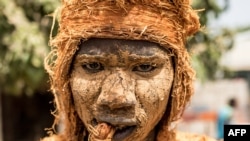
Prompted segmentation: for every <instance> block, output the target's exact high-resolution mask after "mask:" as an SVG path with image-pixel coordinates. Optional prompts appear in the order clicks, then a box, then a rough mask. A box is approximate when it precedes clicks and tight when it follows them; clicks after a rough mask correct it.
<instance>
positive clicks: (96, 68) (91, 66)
mask: <svg viewBox="0 0 250 141" xmlns="http://www.w3.org/2000/svg"><path fill="white" fill-rule="evenodd" d="M82 68H83V69H84V70H85V71H87V72H89V73H97V72H100V71H102V70H104V66H103V65H102V64H101V63H99V62H90V63H85V64H83V65H82Z"/></svg>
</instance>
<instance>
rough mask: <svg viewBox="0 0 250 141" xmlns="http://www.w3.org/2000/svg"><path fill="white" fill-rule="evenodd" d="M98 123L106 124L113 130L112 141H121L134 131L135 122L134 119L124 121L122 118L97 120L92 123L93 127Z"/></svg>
mask: <svg viewBox="0 0 250 141" xmlns="http://www.w3.org/2000/svg"><path fill="white" fill-rule="evenodd" d="M99 123H106V124H108V125H110V126H111V127H112V128H114V129H115V133H114V135H113V137H112V141H122V140H124V139H125V138H127V137H128V136H129V135H130V134H132V133H133V132H134V131H135V130H136V127H137V125H136V122H135V120H134V119H124V118H122V119H121V118H120V119H119V118H118V119H117V118H116V119H112V118H107V117H105V118H104V117H103V118H98V119H94V120H93V121H92V124H93V125H94V126H96V125H98V124H99Z"/></svg>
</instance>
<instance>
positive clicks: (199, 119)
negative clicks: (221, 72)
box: [178, 78, 249, 138]
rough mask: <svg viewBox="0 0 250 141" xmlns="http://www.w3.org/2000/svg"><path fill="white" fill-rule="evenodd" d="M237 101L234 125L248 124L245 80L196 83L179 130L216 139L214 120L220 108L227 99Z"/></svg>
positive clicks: (247, 96)
mask: <svg viewBox="0 0 250 141" xmlns="http://www.w3.org/2000/svg"><path fill="white" fill-rule="evenodd" d="M232 97H235V98H236V99H237V100H238V101H239V108H238V113H239V115H240V116H239V117H237V119H235V123H236V124H247V123H248V124H249V89H248V83H247V81H246V80H244V79H241V78H238V79H237V78H236V79H232V80H230V79H228V80H226V79H225V80H217V81H213V82H207V83H204V84H201V83H198V82H197V83H196V92H195V95H194V96H193V98H192V102H191V103H190V105H189V107H188V109H187V110H186V112H185V113H184V116H183V119H182V120H181V121H180V124H179V126H178V129H179V130H182V131H187V132H193V133H201V134H207V135H209V136H212V137H214V138H216V118H217V112H218V110H219V109H220V108H222V107H223V106H224V105H226V102H227V100H228V99H229V98H232Z"/></svg>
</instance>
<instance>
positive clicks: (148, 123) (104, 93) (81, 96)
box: [70, 39, 174, 141]
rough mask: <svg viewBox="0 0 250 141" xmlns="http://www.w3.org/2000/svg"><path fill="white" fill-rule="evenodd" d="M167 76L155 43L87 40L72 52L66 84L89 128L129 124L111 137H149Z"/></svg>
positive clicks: (125, 140) (162, 105)
mask: <svg viewBox="0 0 250 141" xmlns="http://www.w3.org/2000/svg"><path fill="white" fill-rule="evenodd" d="M173 78H174V70H173V65H172V61H171V57H170V55H169V52H168V51H167V50H164V49H162V48H161V47H160V46H158V45H157V44H155V43H150V42H147V41H130V40H117V39H90V40H88V41H86V42H83V43H82V44H81V45H80V49H79V51H78V53H77V54H76V56H75V59H74V62H73V66H72V72H71V78H70V86H71V89H72V95H73V99H74V104H75V109H76V111H77V113H78V115H79V117H80V118H81V120H82V121H83V123H84V125H85V126H86V127H87V128H88V131H89V132H91V128H90V127H91V126H92V127H95V126H96V124H97V123H98V122H105V123H109V124H111V125H112V126H114V127H115V128H118V127H119V128H124V126H125V127H128V126H129V127H130V126H132V127H131V131H132V133H130V129H128V130H126V131H124V132H122V133H115V135H114V137H113V140H114V141H116V140H117V141H118V140H119V141H132V140H133V141H135V139H136V140H137V141H143V140H147V138H151V139H152V140H153V139H154V138H152V137H149V136H152V135H153V132H151V131H152V130H154V127H155V126H156V125H157V123H158V122H159V120H160V119H161V118H162V116H163V114H164V112H165V110H166V105H167V103H168V98H169V94H170V91H171V86H172V83H173ZM133 127H135V128H133ZM132 129H134V130H132ZM149 133H152V134H149Z"/></svg>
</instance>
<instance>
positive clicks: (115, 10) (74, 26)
mask: <svg viewBox="0 0 250 141" xmlns="http://www.w3.org/2000/svg"><path fill="white" fill-rule="evenodd" d="M199 28H200V24H199V20H198V16H197V13H196V12H195V11H194V10H193V9H192V8H191V7H190V0H62V7H61V13H60V18H59V32H58V34H57V35H56V37H55V38H53V39H52V40H51V41H50V44H51V46H52V51H51V54H50V55H49V56H48V57H47V58H46V60H45V67H46V69H47V71H48V73H49V75H50V78H51V89H52V90H53V92H54V96H55V99H56V106H57V110H58V113H57V114H58V116H56V117H60V118H63V119H64V120H63V124H64V126H65V129H64V132H62V134H61V135H62V136H65V137H67V139H68V140H70V141H77V140H83V137H84V136H85V135H84V133H85V132H84V131H85V130H86V127H84V126H83V125H82V124H79V123H80V119H79V118H78V116H77V114H76V111H75V109H74V105H73V102H72V97H71V90H70V87H69V82H68V80H69V73H70V66H71V63H72V58H73V56H74V54H75V52H76V51H77V49H78V45H79V44H80V42H81V41H86V40H88V39H89V38H114V39H129V40H146V41H150V42H155V43H158V44H159V45H161V46H163V47H165V48H168V49H170V50H171V51H172V52H173V54H174V61H175V62H174V63H175V79H174V84H173V89H172V93H171V98H170V100H171V101H170V102H169V103H170V105H169V107H168V108H167V111H166V113H165V115H164V117H163V119H162V120H161V123H162V125H160V130H159V133H158V134H157V140H159V141H161V140H166V139H168V138H169V139H170V138H174V133H173V131H172V130H171V129H169V125H170V123H171V122H173V121H176V120H177V119H179V118H180V116H181V115H182V113H183V110H184V109H185V106H186V104H187V103H188V102H189V100H190V97H191V95H192V93H193V78H194V71H193V70H192V68H191V66H190V62H189V55H188V53H187V51H186V48H185V42H186V38H187V36H190V35H192V34H194V33H195V32H197V31H198V30H199ZM52 61H54V62H53V63H51V62H52Z"/></svg>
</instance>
